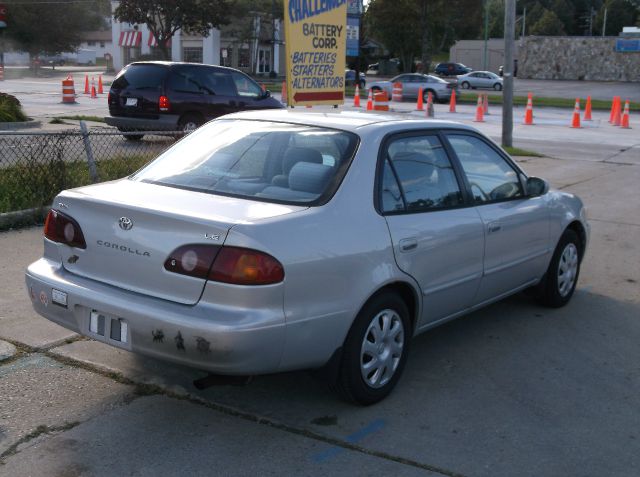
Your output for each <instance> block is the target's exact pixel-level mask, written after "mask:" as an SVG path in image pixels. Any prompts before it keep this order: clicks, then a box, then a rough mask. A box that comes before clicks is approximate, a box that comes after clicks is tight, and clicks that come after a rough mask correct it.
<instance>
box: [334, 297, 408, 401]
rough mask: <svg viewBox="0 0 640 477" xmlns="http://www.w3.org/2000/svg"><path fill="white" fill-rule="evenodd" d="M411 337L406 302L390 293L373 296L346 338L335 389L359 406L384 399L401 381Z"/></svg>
mask: <svg viewBox="0 0 640 477" xmlns="http://www.w3.org/2000/svg"><path fill="white" fill-rule="evenodd" d="M412 334H413V333H412V327H411V321H410V319H409V311H408V309H407V305H406V304H405V302H404V301H403V300H402V299H401V298H400V297H399V296H398V295H397V294H395V293H392V292H383V293H380V294H379V295H376V296H374V297H373V298H372V299H371V300H369V301H368V302H367V304H366V305H365V306H364V307H363V308H362V310H360V313H358V316H357V317H356V319H355V321H354V322H353V325H352V326H351V329H350V330H349V333H348V335H347V338H346V339H345V342H344V346H343V352H342V357H341V362H340V366H339V369H338V375H337V377H336V380H335V382H334V386H332V387H333V388H334V390H335V391H336V392H337V393H338V394H339V395H340V396H341V397H342V398H344V399H345V400H347V401H350V402H354V403H357V404H361V405H369V404H374V403H376V402H379V401H381V400H382V399H384V398H385V397H386V396H388V395H389V393H390V392H391V391H392V390H393V388H394V387H395V385H396V383H397V382H398V380H399V379H400V376H401V374H402V371H403V369H404V365H405V363H406V361H407V355H408V352H409V344H410V341H411V336H412ZM376 364H377V366H376ZM390 367H391V368H392V369H390Z"/></svg>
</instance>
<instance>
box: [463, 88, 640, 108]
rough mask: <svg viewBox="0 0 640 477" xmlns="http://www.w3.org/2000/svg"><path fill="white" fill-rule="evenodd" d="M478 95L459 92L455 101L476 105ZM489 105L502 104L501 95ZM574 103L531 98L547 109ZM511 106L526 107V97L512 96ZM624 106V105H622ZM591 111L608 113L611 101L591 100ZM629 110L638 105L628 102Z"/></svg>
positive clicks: (582, 103)
mask: <svg viewBox="0 0 640 477" xmlns="http://www.w3.org/2000/svg"><path fill="white" fill-rule="evenodd" d="M478 94H485V93H483V92H482V91H479V92H475V93H469V92H461V93H458V95H457V96H456V99H457V100H458V103H466V104H476V103H477V102H478ZM489 103H490V104H502V95H500V94H489ZM575 103H576V99H575V98H547V97H544V96H535V95H534V96H533V107H534V108H536V107H549V108H568V109H573V108H574V106H575ZM513 105H514V106H526V105H527V96H514V97H513ZM585 105H586V98H581V99H580V107H581V108H582V109H583V110H584V107H585ZM623 106H624V103H623ZM591 109H593V110H601V111H610V110H611V101H604V100H602V99H592V100H591ZM629 109H630V110H631V111H640V103H638V102H634V101H630V102H629Z"/></svg>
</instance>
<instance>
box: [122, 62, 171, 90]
mask: <svg viewBox="0 0 640 477" xmlns="http://www.w3.org/2000/svg"><path fill="white" fill-rule="evenodd" d="M168 71H169V68H167V67H166V66H161V65H129V66H127V67H126V68H125V69H123V70H122V71H121V72H120V73H118V76H116V77H115V79H114V80H113V83H112V85H111V87H112V88H115V89H126V88H129V89H134V90H135V89H158V90H160V87H161V86H162V81H163V80H164V78H165V77H166V76H167V72H168Z"/></svg>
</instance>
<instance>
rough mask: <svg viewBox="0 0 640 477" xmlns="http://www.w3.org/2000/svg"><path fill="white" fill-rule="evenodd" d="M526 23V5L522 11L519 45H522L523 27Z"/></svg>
mask: <svg viewBox="0 0 640 477" xmlns="http://www.w3.org/2000/svg"><path fill="white" fill-rule="evenodd" d="M526 25H527V7H524V11H523V12H522V35H521V36H520V46H522V45H524V34H525V33H524V28H525V26H526Z"/></svg>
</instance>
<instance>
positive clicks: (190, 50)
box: [182, 46, 202, 63]
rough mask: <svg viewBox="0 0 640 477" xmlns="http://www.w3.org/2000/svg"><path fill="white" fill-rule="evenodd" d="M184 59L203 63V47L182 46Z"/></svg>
mask: <svg viewBox="0 0 640 477" xmlns="http://www.w3.org/2000/svg"><path fill="white" fill-rule="evenodd" d="M182 61H187V62H189V63H202V47H197V46H185V47H184V48H182Z"/></svg>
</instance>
